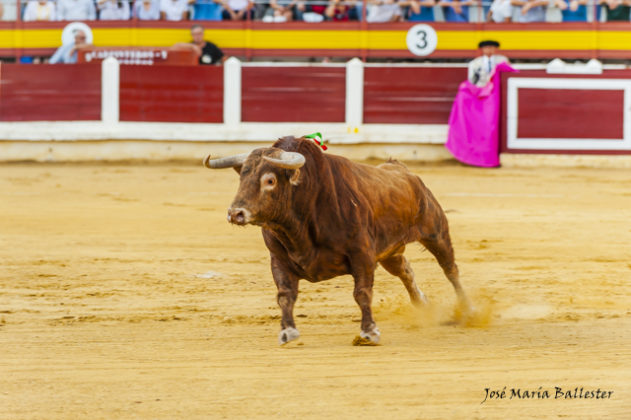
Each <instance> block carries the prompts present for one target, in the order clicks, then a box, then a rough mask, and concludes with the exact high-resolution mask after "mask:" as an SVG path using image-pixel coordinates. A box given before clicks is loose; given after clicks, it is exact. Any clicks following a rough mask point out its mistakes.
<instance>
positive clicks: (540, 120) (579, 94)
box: [517, 88, 624, 139]
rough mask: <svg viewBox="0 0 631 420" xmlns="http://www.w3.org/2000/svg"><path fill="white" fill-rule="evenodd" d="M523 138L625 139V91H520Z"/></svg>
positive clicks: (519, 135) (519, 103) (524, 89)
mask: <svg viewBox="0 0 631 420" xmlns="http://www.w3.org/2000/svg"><path fill="white" fill-rule="evenodd" d="M518 92H519V93H518V101H517V102H518V105H517V106H518V108H517V109H518V110H519V120H518V125H517V127H518V130H517V137H520V138H559V139H572V138H575V139H590V138H591V139H622V138H623V136H624V133H623V124H624V91H623V90H622V89H621V90H587V89H584V90H581V89H576V90H574V89H527V88H520V89H519V90H518Z"/></svg>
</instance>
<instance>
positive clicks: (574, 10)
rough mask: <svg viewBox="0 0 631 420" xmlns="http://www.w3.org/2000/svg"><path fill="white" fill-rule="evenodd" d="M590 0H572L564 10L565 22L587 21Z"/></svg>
mask: <svg viewBox="0 0 631 420" xmlns="http://www.w3.org/2000/svg"><path fill="white" fill-rule="evenodd" d="M587 2H588V0H570V1H569V3H568V7H567V9H565V10H563V12H562V13H563V22H587Z"/></svg>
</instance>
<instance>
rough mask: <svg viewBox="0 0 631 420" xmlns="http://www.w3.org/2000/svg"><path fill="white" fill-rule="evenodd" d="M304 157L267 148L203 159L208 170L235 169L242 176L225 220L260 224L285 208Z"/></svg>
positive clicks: (240, 223) (276, 215) (296, 182)
mask: <svg viewBox="0 0 631 420" xmlns="http://www.w3.org/2000/svg"><path fill="white" fill-rule="evenodd" d="M304 163H305V157H304V156H303V155H302V154H300V153H295V152H286V151H284V150H281V149H278V148H275V147H269V148H262V149H256V150H253V151H252V152H251V153H246V154H241V155H235V156H229V157H225V158H221V159H210V156H207V157H206V158H205V159H204V166H206V167H207V168H210V169H221V168H234V169H235V170H236V171H237V172H238V173H239V175H240V177H241V183H240V184H239V191H238V192H237V196H236V197H235V198H234V201H233V202H232V205H231V206H230V208H229V209H228V221H229V222H230V223H234V224H237V225H246V224H248V223H250V224H254V225H263V224H265V223H266V222H269V221H272V220H275V219H277V218H278V217H279V215H280V214H282V212H283V210H285V208H284V207H285V206H286V204H285V203H288V202H289V200H290V198H291V195H292V188H294V187H295V186H297V185H298V183H299V179H300V168H301V167H302V165H304Z"/></svg>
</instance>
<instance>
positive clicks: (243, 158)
mask: <svg viewBox="0 0 631 420" xmlns="http://www.w3.org/2000/svg"><path fill="white" fill-rule="evenodd" d="M204 164H205V165H206V166H207V167H209V168H213V169H215V168H226V167H233V168H235V169H236V170H237V172H239V174H240V177H241V183H240V185H239V191H238V192H237V196H236V197H235V199H234V201H233V203H232V205H231V206H230V208H229V209H228V221H229V222H230V223H234V224H237V225H246V224H253V225H258V226H261V227H262V230H263V239H264V240H265V245H267V248H268V249H269V251H270V256H271V267H272V275H273V276H274V281H275V282H276V286H277V288H278V305H279V306H280V308H281V310H282V320H281V332H280V334H279V341H280V343H281V344H285V343H287V342H288V341H291V340H294V339H296V338H298V337H299V333H298V330H297V329H296V324H295V322H294V317H293V309H294V304H295V302H296V298H297V296H298V282H299V280H300V279H306V280H308V281H310V282H319V281H322V280H327V279H330V278H332V277H336V276H340V275H344V274H351V275H352V276H353V279H354V281H355V289H354V291H353V296H354V297H355V301H356V302H357V304H358V305H359V307H360V309H361V313H362V320H361V333H360V336H361V338H362V339H364V340H369V341H370V342H372V343H378V342H379V336H380V333H379V329H378V328H377V325H376V324H375V322H374V320H373V317H372V311H371V306H370V305H371V301H372V290H373V280H374V272H375V269H376V267H377V263H380V264H381V265H382V266H383V267H384V268H385V269H386V270H387V271H388V272H389V273H391V274H393V275H395V276H397V277H399V278H400V279H401V281H402V282H403V284H404V285H405V288H406V289H407V291H408V293H409V295H410V299H411V300H412V302H413V303H414V304H422V303H425V302H426V299H425V296H424V295H423V293H422V292H421V291H420V290H419V288H418V287H417V285H416V283H415V282H414V273H413V271H412V268H411V267H410V264H409V263H408V261H407V260H406V259H405V257H404V256H403V251H404V250H405V245H406V244H408V243H410V242H415V241H416V242H420V243H421V244H423V245H424V246H425V247H426V248H427V249H428V250H429V251H430V252H431V253H432V254H433V255H434V257H435V258H436V260H437V261H438V263H439V264H440V266H441V267H442V269H443V271H444V273H445V275H446V276H447V278H448V279H449V281H451V283H452V285H453V287H454V288H455V290H456V294H457V295H458V298H459V300H460V302H461V304H463V305H465V307H466V308H468V307H469V304H468V302H467V298H466V296H465V294H464V292H463V290H462V287H461V286H460V282H459V280H458V267H457V266H456V263H455V261H454V251H453V248H452V245H451V239H450V237H449V228H448V225H447V218H446V217H445V214H444V212H443V210H442V209H441V207H440V205H439V204H438V202H437V201H436V198H434V196H433V195H432V193H431V192H430V191H429V189H427V187H426V186H425V185H424V184H423V182H422V181H421V180H420V178H419V177H417V176H415V175H414V174H412V173H410V172H409V171H408V169H407V168H406V167H405V166H404V165H403V164H401V163H399V162H396V161H389V162H387V163H384V164H382V165H379V166H377V167H373V166H368V165H363V164H358V163H354V162H351V161H349V160H348V159H346V158H343V157H340V156H335V155H332V154H328V153H327V154H325V153H323V152H322V151H321V150H320V148H319V147H318V146H317V145H316V144H315V143H314V142H313V141H311V140H307V139H305V138H300V139H296V138H294V137H284V138H282V139H279V140H278V141H277V142H276V143H274V145H273V146H272V147H267V148H260V149H256V150H254V151H252V152H251V153H249V154H244V155H237V156H231V157H228V158H223V159H215V160H210V156H209V157H207V158H206V159H205V160H204Z"/></svg>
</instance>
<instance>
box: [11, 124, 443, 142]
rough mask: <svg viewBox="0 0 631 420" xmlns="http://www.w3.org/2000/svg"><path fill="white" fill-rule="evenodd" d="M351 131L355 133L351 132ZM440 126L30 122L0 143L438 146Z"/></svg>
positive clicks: (15, 127) (14, 129)
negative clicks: (286, 139) (302, 139)
mask: <svg viewBox="0 0 631 420" xmlns="http://www.w3.org/2000/svg"><path fill="white" fill-rule="evenodd" d="M355 128H356V129H357V131H356V132H355ZM447 130H448V126H447V125H446V124H364V125H361V126H358V127H351V126H348V125H346V124H343V123H341V124H340V123H335V124H334V123H240V124H237V125H234V126H230V125H227V124H205V123H158V122H126V121H121V122H119V123H118V124H106V123H103V122H101V121H55V122H50V121H36V122H31V121H28V122H2V123H0V141H2V140H22V141H51V140H52V141H56V140H57V141H68V140H76V141H81V140H158V141H159V140H165V141H177V140H183V141H220V142H225V141H227V142H231V141H249V142H258V141H261V142H269V141H270V140H273V139H277V138H279V137H282V136H287V135H296V136H301V135H305V134H309V133H313V132H316V131H319V132H321V133H322V134H323V136H324V138H325V140H327V141H329V142H330V143H332V144H336V143H339V144H363V143H366V144H380V143H382V144H390V143H402V144H443V143H445V141H446V139H447Z"/></svg>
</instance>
